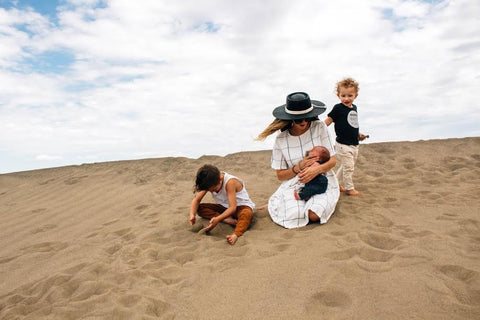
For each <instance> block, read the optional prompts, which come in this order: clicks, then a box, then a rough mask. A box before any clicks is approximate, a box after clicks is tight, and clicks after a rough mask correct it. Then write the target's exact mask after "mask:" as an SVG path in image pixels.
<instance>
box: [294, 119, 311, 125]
mask: <svg viewBox="0 0 480 320" xmlns="http://www.w3.org/2000/svg"><path fill="white" fill-rule="evenodd" d="M303 121H306V122H311V121H312V119H311V118H307V119H295V120H293V122H295V123H296V124H300V123H302V122H303Z"/></svg>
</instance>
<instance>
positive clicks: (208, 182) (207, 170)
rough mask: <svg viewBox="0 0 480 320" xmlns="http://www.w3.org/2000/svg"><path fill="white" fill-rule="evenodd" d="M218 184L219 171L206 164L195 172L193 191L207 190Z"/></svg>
mask: <svg viewBox="0 0 480 320" xmlns="http://www.w3.org/2000/svg"><path fill="white" fill-rule="evenodd" d="M219 183H220V170H218V168H217V167H215V166H212V165H210V164H206V165H204V166H203V167H201V168H200V169H198V171H197V178H196V180H195V186H194V191H197V192H198V191H202V190H208V189H210V188H211V187H215V186H216V185H218V184H219Z"/></svg>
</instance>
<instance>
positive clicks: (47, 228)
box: [32, 224, 57, 234]
mask: <svg viewBox="0 0 480 320" xmlns="http://www.w3.org/2000/svg"><path fill="white" fill-rule="evenodd" d="M56 227H57V225H56V224H45V225H43V226H41V227H39V228H36V229H33V230H32V234H37V233H40V232H45V231H48V230H51V229H54V228H56Z"/></svg>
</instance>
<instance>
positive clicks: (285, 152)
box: [268, 121, 340, 229]
mask: <svg viewBox="0 0 480 320" xmlns="http://www.w3.org/2000/svg"><path fill="white" fill-rule="evenodd" d="M314 146H324V147H325V148H327V149H328V151H330V155H335V150H334V148H333V145H332V140H331V139H330V135H329V133H328V130H327V125H326V124H325V123H324V122H323V121H313V122H311V125H310V128H309V129H308V130H307V131H306V132H305V133H303V134H302V135H300V136H292V135H291V134H290V133H289V132H288V130H285V131H283V132H281V133H279V134H278V136H277V138H276V140H275V145H274V147H273V151H272V165H271V166H272V168H273V169H275V170H279V169H288V168H291V167H293V166H294V165H295V164H298V163H299V162H300V161H301V160H302V159H303V157H304V156H305V152H306V151H308V150H310V149H312V148H313V147H314ZM326 176H327V178H328V187H327V191H325V193H322V194H316V195H314V196H312V197H311V198H310V199H309V200H308V201H303V200H296V199H295V197H294V195H293V191H294V190H295V185H296V184H297V183H298V178H297V176H295V177H294V178H292V179H290V180H287V181H284V182H282V184H281V185H280V187H279V188H278V189H277V191H275V193H274V194H273V195H272V196H271V197H270V199H269V200H268V211H269V213H270V217H271V218H272V220H273V221H274V222H275V223H277V224H279V225H281V226H283V227H285V228H288V229H291V228H299V227H303V226H305V225H307V224H308V210H312V211H313V212H315V213H316V214H317V215H318V216H319V217H320V223H322V224H323V223H326V222H327V221H328V219H329V218H330V216H331V215H332V214H333V212H334V211H335V206H336V205H337V202H338V198H339V196H340V190H339V188H338V181H337V178H336V176H335V173H334V171H333V169H332V170H330V171H328V172H327V173H326Z"/></svg>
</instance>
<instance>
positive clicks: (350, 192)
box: [345, 189, 360, 196]
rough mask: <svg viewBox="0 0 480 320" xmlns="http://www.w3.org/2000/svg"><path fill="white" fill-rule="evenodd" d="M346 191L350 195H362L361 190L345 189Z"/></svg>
mask: <svg viewBox="0 0 480 320" xmlns="http://www.w3.org/2000/svg"><path fill="white" fill-rule="evenodd" d="M345 193H346V194H348V195H349V196H359V195H360V192H358V191H357V190H355V189H352V190H347V191H345Z"/></svg>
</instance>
